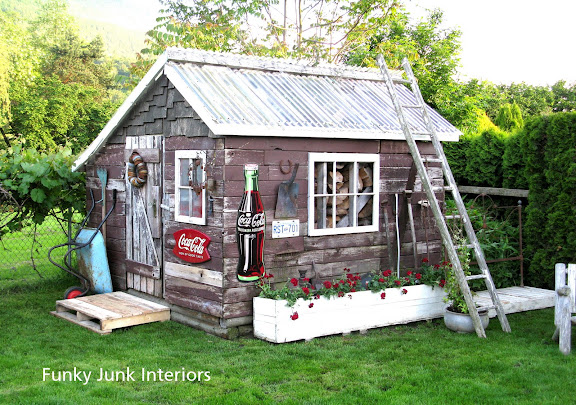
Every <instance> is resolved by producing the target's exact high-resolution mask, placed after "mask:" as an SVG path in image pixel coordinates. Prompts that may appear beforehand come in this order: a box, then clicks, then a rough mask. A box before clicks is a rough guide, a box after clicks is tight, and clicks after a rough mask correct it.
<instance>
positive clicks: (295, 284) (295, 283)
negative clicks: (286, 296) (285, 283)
mask: <svg viewBox="0 0 576 405" xmlns="http://www.w3.org/2000/svg"><path fill="white" fill-rule="evenodd" d="M290 282H291V283H292V285H293V286H294V287H296V286H297V285H298V279H296V278H292V279H290Z"/></svg>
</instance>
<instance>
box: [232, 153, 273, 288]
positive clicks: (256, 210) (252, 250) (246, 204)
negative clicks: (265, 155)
mask: <svg viewBox="0 0 576 405" xmlns="http://www.w3.org/2000/svg"><path fill="white" fill-rule="evenodd" d="M244 177H245V179H246V185H245V187H244V196H242V202H241V203H240V207H239V208H238V219H237V221H236V240H237V242H238V252H239V253H240V259H239V260H238V269H237V271H238V279H239V280H240V281H255V280H258V278H259V277H260V276H262V275H264V260H263V257H264V228H265V226H266V216H265V214H264V207H263V206H262V199H261V198H260V192H259V191H258V165H255V164H247V165H244Z"/></svg>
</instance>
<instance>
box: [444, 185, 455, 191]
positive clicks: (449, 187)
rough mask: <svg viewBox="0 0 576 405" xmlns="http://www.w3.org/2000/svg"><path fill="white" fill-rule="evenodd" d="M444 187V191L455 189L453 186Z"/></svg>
mask: <svg viewBox="0 0 576 405" xmlns="http://www.w3.org/2000/svg"><path fill="white" fill-rule="evenodd" d="M443 188H444V191H454V189H453V188H452V186H444V187H443Z"/></svg>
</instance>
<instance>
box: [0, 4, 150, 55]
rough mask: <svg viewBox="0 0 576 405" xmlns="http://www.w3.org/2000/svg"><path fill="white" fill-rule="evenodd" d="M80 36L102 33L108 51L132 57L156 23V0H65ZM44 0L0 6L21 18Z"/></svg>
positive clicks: (32, 13)
mask: <svg viewBox="0 0 576 405" xmlns="http://www.w3.org/2000/svg"><path fill="white" fill-rule="evenodd" d="M67 2H68V7H69V12H70V14H71V15H73V16H74V17H75V18H76V22H77V24H78V26H79V28H80V34H81V36H82V37H83V38H84V39H86V40H87V41H90V40H92V39H94V38H95V37H96V36H97V35H100V36H101V37H102V40H103V41H104V44H105V46H106V50H107V53H108V55H110V56H111V57H112V58H114V59H120V60H133V59H134V57H135V54H136V53H137V52H139V51H140V50H141V49H142V48H143V47H144V38H145V35H146V31H148V30H150V29H151V28H152V27H153V26H154V25H155V23H156V17H157V16H158V9H159V7H160V5H159V3H158V1H157V0H97V1H94V0H67ZM42 3H43V0H0V10H1V11H3V12H15V13H17V14H20V15H21V16H22V20H23V21H29V20H32V19H34V18H35V16H36V14H37V11H38V9H39V8H40V6H41V4H42Z"/></svg>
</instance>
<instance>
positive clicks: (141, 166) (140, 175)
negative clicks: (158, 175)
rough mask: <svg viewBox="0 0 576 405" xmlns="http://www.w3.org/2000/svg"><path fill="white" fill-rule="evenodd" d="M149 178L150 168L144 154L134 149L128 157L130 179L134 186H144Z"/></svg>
mask: <svg viewBox="0 0 576 405" xmlns="http://www.w3.org/2000/svg"><path fill="white" fill-rule="evenodd" d="M146 180H148V168H147V167H146V163H144V159H142V156H140V155H139V154H138V152H136V151H133V152H132V155H130V158H129V159H128V181H129V182H130V184H132V185H133V186H134V187H142V186H144V184H146Z"/></svg>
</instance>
